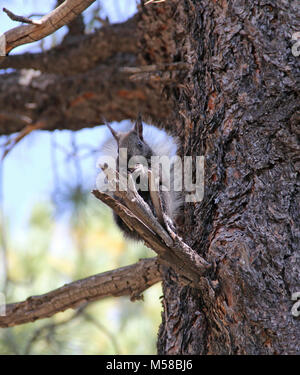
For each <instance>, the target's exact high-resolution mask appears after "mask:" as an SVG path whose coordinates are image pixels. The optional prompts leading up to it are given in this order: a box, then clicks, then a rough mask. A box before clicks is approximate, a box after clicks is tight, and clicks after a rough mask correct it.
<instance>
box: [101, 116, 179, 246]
mask: <svg viewBox="0 0 300 375" xmlns="http://www.w3.org/2000/svg"><path fill="white" fill-rule="evenodd" d="M106 125H107V127H108V128H109V130H110V132H111V135H112V137H110V138H109V139H108V140H107V141H106V142H105V143H104V145H103V146H102V148H101V154H100V157H101V160H102V161H103V160H104V161H105V162H106V160H105V159H106V158H107V161H109V160H108V159H109V158H110V160H111V159H113V161H114V162H113V165H111V166H112V167H113V168H114V169H117V170H118V171H119V167H120V165H119V164H120V163H119V162H120V150H124V149H125V150H126V152H127V160H128V163H127V164H126V167H127V171H126V172H127V173H128V172H132V171H133V169H132V165H130V160H134V161H136V160H137V163H136V164H135V166H137V165H138V164H142V165H144V166H145V167H149V165H151V161H152V160H153V159H151V158H153V157H155V156H156V157H164V156H166V157H167V158H169V159H168V160H169V161H170V163H167V165H164V164H162V166H161V167H160V170H159V176H160V179H159V184H160V186H159V191H160V196H161V203H162V209H163V211H164V212H165V214H166V215H167V216H168V217H169V218H170V219H171V222H172V223H173V224H175V223H176V218H177V217H178V215H179V212H180V209H181V207H182V204H183V197H182V193H181V192H180V191H176V189H175V186H176V179H178V178H181V173H180V176H178V175H176V173H175V168H174V166H175V163H176V160H177V159H176V153H177V147H178V141H177V139H176V138H174V137H172V136H170V135H169V134H167V133H166V132H165V131H164V130H160V129H157V128H156V127H154V126H151V125H143V123H142V118H141V116H140V115H139V116H138V118H137V120H136V122H135V123H134V125H133V127H132V128H131V129H129V130H128V131H126V132H117V131H116V130H114V129H113V128H112V127H111V126H110V125H109V124H108V123H106ZM132 158H133V159H132ZM107 164H108V165H109V162H108V163H107ZM131 164H132V163H131ZM133 164H134V162H133ZM164 168H165V169H167V168H170V175H168V176H170V183H169V187H168V188H164V189H163V188H162V181H161V180H162V175H163V174H164V172H165V171H164ZM138 183H140V180H139V177H138V178H137V179H136V181H135V184H136V187H137V192H138V194H139V195H140V196H141V197H142V198H143V199H144V201H145V202H146V203H147V204H148V205H149V207H150V209H151V211H152V212H153V213H154V208H153V203H152V200H151V197H150V192H149V190H148V185H147V186H146V188H145V189H142V188H141V185H142V184H138ZM96 186H97V188H98V190H100V191H105V192H106V193H108V194H110V195H112V196H113V197H114V198H115V199H117V200H119V201H120V199H119V198H117V197H116V196H115V195H114V194H113V192H112V191H109V190H108V185H107V180H106V178H105V177H104V173H103V172H101V173H100V174H99V175H98V178H97V181H96ZM113 216H114V221H115V222H116V224H117V226H118V227H119V228H120V229H121V231H122V232H123V234H124V235H125V237H128V238H130V239H132V240H136V241H139V240H140V239H141V238H140V237H139V235H138V234H137V233H136V232H134V231H131V230H130V229H129V228H128V227H127V225H126V224H125V223H124V222H123V221H122V219H121V218H120V217H119V216H118V215H117V214H116V213H113Z"/></svg>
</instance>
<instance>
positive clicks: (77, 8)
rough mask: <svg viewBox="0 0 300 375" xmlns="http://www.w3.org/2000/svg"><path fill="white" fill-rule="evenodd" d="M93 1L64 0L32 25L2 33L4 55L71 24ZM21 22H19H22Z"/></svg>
mask: <svg viewBox="0 0 300 375" xmlns="http://www.w3.org/2000/svg"><path fill="white" fill-rule="evenodd" d="M94 1H95V0H66V1H64V2H63V3H62V4H61V5H60V6H58V7H57V8H55V9H54V10H53V11H52V12H50V13H49V14H46V15H45V16H44V17H42V18H41V19H40V20H39V21H35V23H34V24H31V25H30V24H29V25H22V26H18V27H15V28H13V29H11V30H8V31H7V32H5V33H4V37H5V40H6V53H7V54H8V53H9V52H10V51H11V50H12V49H14V48H15V47H17V46H20V45H23V44H27V43H32V42H35V41H37V40H40V39H43V38H45V37H46V36H47V35H50V34H52V33H53V32H54V31H56V30H58V29H59V28H61V27H62V26H64V25H66V24H68V23H69V22H71V21H72V20H73V19H74V18H76V17H77V16H78V15H79V14H80V13H82V12H83V11H84V10H85V9H86V8H88V7H89V6H90V5H91V4H92V3H93V2H94ZM10 13H11V12H10ZM12 14H13V13H12ZM18 17H20V16H18ZM21 18H23V17H21ZM19 20H20V19H19ZM23 20H24V18H23ZM23 20H22V21H21V22H24V21H23ZM37 22H39V24H37Z"/></svg>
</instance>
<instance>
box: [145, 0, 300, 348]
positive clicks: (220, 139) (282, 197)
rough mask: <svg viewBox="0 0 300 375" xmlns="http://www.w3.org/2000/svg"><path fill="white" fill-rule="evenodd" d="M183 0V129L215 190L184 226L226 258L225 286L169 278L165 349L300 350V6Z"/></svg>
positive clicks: (186, 235) (222, 266)
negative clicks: (299, 307) (299, 300)
mask: <svg viewBox="0 0 300 375" xmlns="http://www.w3.org/2000/svg"><path fill="white" fill-rule="evenodd" d="M176 4H177V6H176V13H175V14H176V23H177V31H178V32H179V33H180V32H181V33H184V37H183V38H181V39H180V38H177V39H176V43H177V44H176V47H177V49H176V50H177V51H180V56H178V54H177V55H176V59H180V60H184V59H186V60H188V61H189V62H190V63H191V65H192V67H191V69H190V71H189V73H188V74H187V76H186V80H185V82H183V83H182V86H181V90H180V94H179V95H178V92H177V91H174V92H173V95H174V96H175V97H176V98H177V99H178V100H177V104H178V106H177V108H176V111H177V113H179V114H180V117H179V116H178V118H177V120H176V122H175V124H176V125H175V126H176V129H177V131H176V132H177V134H178V135H179V136H180V137H181V139H182V153H183V154H184V155H189V154H192V155H194V156H196V155H204V156H205V196H204V199H203V201H202V202H198V203H196V204H194V205H192V204H187V205H186V207H185V215H184V222H183V224H182V227H181V231H182V235H183V239H184V241H185V242H187V243H188V244H189V245H190V246H191V247H192V248H193V249H196V250H198V252H199V253H200V254H204V256H205V258H206V259H207V260H209V261H211V262H214V261H215V262H216V264H217V272H216V278H217V281H218V283H219V288H218V289H217V291H216V294H215V296H214V297H213V299H211V298H210V297H209V296H207V295H204V294H203V293H201V294H200V293H198V292H197V291H196V290H193V289H191V288H188V287H183V286H180V285H178V284H176V283H174V281H173V279H172V278H171V275H169V276H166V277H165V278H164V282H163V289H164V301H165V303H164V306H165V312H164V314H163V323H162V326H161V330H160V335H159V336H160V337H159V342H158V352H159V353H160V354H296V353H299V345H298V343H299V341H300V330H299V320H297V318H295V317H294V316H293V315H292V313H291V309H292V306H293V304H294V302H293V301H292V300H291V296H292V293H293V292H297V291H299V290H300V284H299V269H300V266H299V226H300V217H299V208H298V207H299V203H300V202H299V175H298V173H299V172H298V171H299V151H300V148H299V141H298V137H299V119H300V112H299V109H300V108H299V103H300V100H299V80H298V78H299V76H298V74H299V61H300V60H299V57H296V56H293V54H292V52H291V46H292V44H293V42H292V34H293V32H296V31H297V24H298V23H297V22H298V21H297V17H298V16H299V7H298V5H297V3H296V2H293V1H292V2H287V1H284V0H282V1H276V2H275V1H271V2H270V1H268V2H265V1H252V2H248V1H240V0H239V1H222V2H218V1H201V2H199V1H193V0H190V1H188V0H187V1H178V2H176ZM174 7H175V5H174ZM152 11H153V12H157V11H158V10H157V8H156V9H152ZM148 12H150V10H149V9H148ZM148 22H149V23H150V22H151V16H150V14H149V18H148ZM151 43H152V41H151V40H149V41H148V48H149V49H150V48H151ZM174 58H175V55H174ZM151 62H152V63H153V61H152V59H151ZM172 277H173V278H174V275H172Z"/></svg>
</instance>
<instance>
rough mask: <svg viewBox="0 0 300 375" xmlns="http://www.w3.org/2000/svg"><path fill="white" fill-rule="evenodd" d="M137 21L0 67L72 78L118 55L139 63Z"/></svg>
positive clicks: (17, 57) (76, 38)
mask: <svg viewBox="0 0 300 375" xmlns="http://www.w3.org/2000/svg"><path fill="white" fill-rule="evenodd" d="M137 18H138V17H137V16H134V17H132V18H130V19H129V20H127V21H126V22H123V23H118V24H113V25H108V26H104V27H101V28H100V29H98V30H96V31H95V32H94V33H92V34H88V35H76V36H74V35H73V36H72V38H66V39H65V41H64V43H63V44H60V45H58V46H56V47H53V48H51V49H50V50H47V51H44V52H41V53H24V54H20V55H11V56H8V57H7V58H5V59H4V60H3V61H2V62H1V63H0V68H1V69H7V68H13V69H35V70H39V71H41V72H45V73H55V74H63V75H69V76H71V75H74V74H78V73H83V72H86V71H88V70H90V69H93V68H95V67H96V66H97V65H99V64H100V63H103V62H105V61H106V60H108V59H110V58H111V57H112V56H114V55H116V54H118V55H121V54H126V55H127V56H130V55H131V57H130V59H128V57H127V60H125V61H124V62H126V63H130V62H131V63H132V62H133V63H136V56H137V55H138V51H139V47H138V38H137V35H136V28H137ZM119 60H123V59H122V58H119ZM111 64H112V61H110V65H111Z"/></svg>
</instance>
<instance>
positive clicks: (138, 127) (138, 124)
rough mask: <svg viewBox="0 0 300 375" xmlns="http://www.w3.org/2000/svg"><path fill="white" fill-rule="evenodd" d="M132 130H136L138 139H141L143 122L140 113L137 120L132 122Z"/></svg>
mask: <svg viewBox="0 0 300 375" xmlns="http://www.w3.org/2000/svg"><path fill="white" fill-rule="evenodd" d="M134 130H135V131H136V133H137V134H138V136H139V137H140V139H141V140H143V123H142V116H141V114H140V113H139V114H138V117H137V120H136V122H135V124H134Z"/></svg>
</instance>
